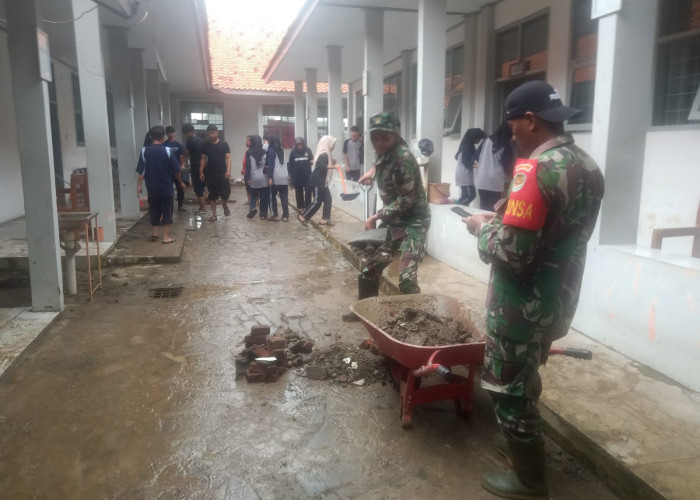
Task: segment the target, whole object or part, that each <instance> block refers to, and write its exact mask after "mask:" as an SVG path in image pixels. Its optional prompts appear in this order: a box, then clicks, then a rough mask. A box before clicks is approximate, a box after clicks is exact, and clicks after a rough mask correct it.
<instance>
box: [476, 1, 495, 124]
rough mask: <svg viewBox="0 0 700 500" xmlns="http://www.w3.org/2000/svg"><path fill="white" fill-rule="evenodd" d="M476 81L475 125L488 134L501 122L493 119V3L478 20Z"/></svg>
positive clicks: (486, 7) (483, 11)
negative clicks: (495, 121)
mask: <svg viewBox="0 0 700 500" xmlns="http://www.w3.org/2000/svg"><path fill="white" fill-rule="evenodd" d="M476 25H477V26H476V46H477V51H476V67H475V74H476V81H475V83H474V121H473V123H474V126H475V127H480V128H483V129H484V130H485V131H486V133H487V134H490V133H491V132H493V131H494V129H495V128H496V126H497V125H498V124H499V123H500V120H499V121H498V123H494V119H493V92H494V88H493V87H494V82H493V78H494V75H493V74H494V69H493V65H494V59H495V43H496V38H495V34H494V7H493V5H492V4H489V5H484V6H483V7H482V8H481V11H480V12H479V14H478V16H477V20H476Z"/></svg>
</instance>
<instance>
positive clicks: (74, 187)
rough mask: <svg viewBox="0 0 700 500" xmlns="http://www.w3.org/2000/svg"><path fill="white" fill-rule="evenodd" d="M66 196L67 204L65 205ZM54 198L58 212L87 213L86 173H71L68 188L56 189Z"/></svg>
mask: <svg viewBox="0 0 700 500" xmlns="http://www.w3.org/2000/svg"><path fill="white" fill-rule="evenodd" d="M66 195H68V204H66ZM56 198H57V200H56V205H57V207H58V211H59V212H89V211H90V190H89V187H88V174H87V172H81V171H77V172H74V173H72V174H71V176H70V188H64V189H56Z"/></svg>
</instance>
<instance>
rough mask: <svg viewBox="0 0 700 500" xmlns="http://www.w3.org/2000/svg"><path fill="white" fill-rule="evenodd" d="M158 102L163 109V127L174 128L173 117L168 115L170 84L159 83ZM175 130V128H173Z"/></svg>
mask: <svg viewBox="0 0 700 500" xmlns="http://www.w3.org/2000/svg"><path fill="white" fill-rule="evenodd" d="M160 102H161V105H162V108H163V125H164V126H167V125H172V126H173V127H174V126H175V123H174V122H173V117H172V115H171V113H170V84H169V83H161V84H160ZM175 128H177V127H175Z"/></svg>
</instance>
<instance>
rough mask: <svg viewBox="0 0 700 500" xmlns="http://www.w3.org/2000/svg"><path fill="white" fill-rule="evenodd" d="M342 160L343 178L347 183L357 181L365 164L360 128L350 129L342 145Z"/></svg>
mask: <svg viewBox="0 0 700 500" xmlns="http://www.w3.org/2000/svg"><path fill="white" fill-rule="evenodd" d="M343 159H344V160H345V178H346V179H347V180H349V181H358V180H359V179H360V175H362V165H363V163H364V162H365V148H364V141H363V140H362V135H361V134H360V127H357V126H354V127H352V128H351V129H350V138H349V139H346V140H345V142H344V143H343Z"/></svg>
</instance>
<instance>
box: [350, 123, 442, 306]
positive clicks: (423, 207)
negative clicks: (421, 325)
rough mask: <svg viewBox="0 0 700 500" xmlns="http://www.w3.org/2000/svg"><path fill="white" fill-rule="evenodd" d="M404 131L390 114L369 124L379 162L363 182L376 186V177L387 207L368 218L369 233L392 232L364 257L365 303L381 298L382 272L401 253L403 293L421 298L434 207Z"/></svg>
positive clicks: (361, 283) (362, 288)
mask: <svg viewBox="0 0 700 500" xmlns="http://www.w3.org/2000/svg"><path fill="white" fill-rule="evenodd" d="M399 128H400V126H399V120H398V119H397V118H395V117H394V116H393V115H392V114H390V113H379V114H377V115H375V116H373V117H372V118H370V121H369V131H370V138H371V140H372V145H373V146H374V149H375V151H376V152H377V160H376V162H375V165H374V167H373V168H372V169H371V170H370V171H369V172H368V173H367V174H365V175H364V176H363V177H362V178H361V179H360V180H359V182H360V183H364V184H371V183H372V181H373V179H374V178H375V176H376V180H377V187H378V189H379V196H381V198H382V202H383V203H384V208H382V209H381V210H379V211H378V212H377V213H376V214H375V215H373V216H371V217H370V218H369V219H367V222H366V223H365V229H374V228H375V227H376V225H377V222H378V221H381V222H382V224H383V225H384V226H386V227H387V229H388V235H387V240H386V241H385V243H384V244H383V245H381V246H380V247H379V248H377V249H376V251H374V252H373V253H372V254H370V255H367V254H365V255H363V257H365V261H366V262H365V266H364V268H363V269H362V274H361V275H360V276H359V278H358V283H359V287H358V288H359V292H360V298H364V297H371V296H376V295H377V293H378V291H379V279H380V278H381V275H382V271H383V270H384V268H386V267H387V266H388V265H389V264H390V263H391V260H392V258H393V256H394V255H395V254H396V253H397V252H401V260H400V262H399V289H400V290H401V293H420V288H419V287H418V263H419V262H420V261H421V260H422V259H423V256H424V254H425V240H426V235H427V232H428V227H430V208H429V207H428V200H427V198H426V196H425V189H423V182H422V179H421V174H420V170H419V168H418V162H417V161H416V159H415V157H414V156H413V155H412V154H411V151H410V150H409V148H408V145H407V144H406V142H405V141H404V140H403V139H402V138H401V135H400V133H399Z"/></svg>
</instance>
